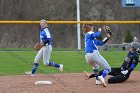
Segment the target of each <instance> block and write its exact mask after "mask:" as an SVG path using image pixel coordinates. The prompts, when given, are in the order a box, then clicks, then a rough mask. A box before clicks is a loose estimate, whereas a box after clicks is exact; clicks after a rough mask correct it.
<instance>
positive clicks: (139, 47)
mask: <svg viewBox="0 0 140 93" xmlns="http://www.w3.org/2000/svg"><path fill="white" fill-rule="evenodd" d="M130 47H132V48H134V49H135V50H136V51H139V50H140V43H138V42H132V43H131V44H130Z"/></svg>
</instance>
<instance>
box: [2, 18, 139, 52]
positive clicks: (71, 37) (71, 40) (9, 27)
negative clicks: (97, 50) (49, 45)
mask: <svg viewBox="0 0 140 93" xmlns="http://www.w3.org/2000/svg"><path fill="white" fill-rule="evenodd" d="M39 23H40V21H34V20H0V48H32V47H33V46H34V44H35V43H36V42H39V30H40V27H39ZM47 23H48V24H49V29H50V31H51V34H52V37H53V47H54V48H73V49H74V48H75V49H78V48H77V44H78V40H81V43H80V46H81V48H84V36H83V35H82V30H81V31H80V34H79V33H77V32H76V31H77V24H85V23H91V24H95V29H97V28H98V27H102V26H103V25H109V26H110V27H111V29H112V32H113V36H112V38H111V39H110V40H109V42H107V44H121V43H122V42H123V40H124V34H125V33H126V31H128V30H129V31H131V33H132V35H133V36H135V37H137V38H138V40H139V41H140V21H138V20H137V21H135V20H130V21H121V20H118V21H69V20H67V21H55V20H53V21H47ZM79 29H81V27H80V28H79ZM120 30H121V33H120V34H118V31H120ZM78 35H80V36H81V37H78ZM104 36H105V32H103V37H104ZM119 36H121V38H118V37H119ZM78 38H79V39H78Z"/></svg>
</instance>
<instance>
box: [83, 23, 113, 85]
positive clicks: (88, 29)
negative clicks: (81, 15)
mask: <svg viewBox="0 0 140 93" xmlns="http://www.w3.org/2000/svg"><path fill="white" fill-rule="evenodd" d="M104 28H106V29H107V30H108V34H107V36H106V37H105V38H104V39H103V41H99V40H97V39H96V38H97V37H99V36H100V35H101V30H102V29H101V28H99V29H98V31H97V32H93V25H92V24H84V25H83V33H84V34H85V59H86V61H87V63H89V64H90V65H91V66H92V67H93V72H94V74H95V75H97V77H96V84H100V83H101V84H102V85H103V86H104V87H106V83H105V80H104V78H105V77H106V75H108V73H110V71H111V67H110V65H109V64H108V62H107V61H106V60H105V59H104V58H103V57H102V56H101V55H100V53H99V51H98V47H97V45H99V46H102V45H104V44H105V43H106V42H107V41H108V40H109V38H110V36H111V31H110V28H109V27H108V26H106V27H104ZM99 66H101V67H102V68H103V69H104V71H103V73H102V75H101V76H98V70H99Z"/></svg>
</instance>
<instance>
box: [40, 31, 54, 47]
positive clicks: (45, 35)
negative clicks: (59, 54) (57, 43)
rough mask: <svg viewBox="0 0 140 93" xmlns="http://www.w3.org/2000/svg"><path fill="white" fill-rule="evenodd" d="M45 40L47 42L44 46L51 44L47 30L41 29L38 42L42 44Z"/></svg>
mask: <svg viewBox="0 0 140 93" xmlns="http://www.w3.org/2000/svg"><path fill="white" fill-rule="evenodd" d="M46 40H48V41H49V42H48V43H47V44H46V45H51V44H52V38H51V35H50V32H49V30H48V28H43V29H41V30H40V42H42V43H44V42H46Z"/></svg>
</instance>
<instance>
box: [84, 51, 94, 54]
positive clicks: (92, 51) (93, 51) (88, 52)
mask: <svg viewBox="0 0 140 93" xmlns="http://www.w3.org/2000/svg"><path fill="white" fill-rule="evenodd" d="M93 52H94V51H90V52H87V53H85V54H88V53H93Z"/></svg>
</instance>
